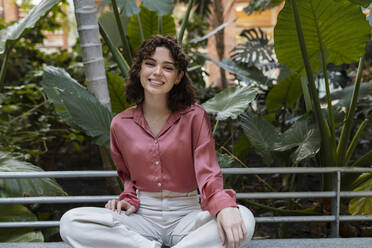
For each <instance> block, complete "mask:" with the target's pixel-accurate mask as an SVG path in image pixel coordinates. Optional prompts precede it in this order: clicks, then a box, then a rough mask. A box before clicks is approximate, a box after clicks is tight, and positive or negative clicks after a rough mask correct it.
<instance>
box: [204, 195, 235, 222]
mask: <svg viewBox="0 0 372 248" xmlns="http://www.w3.org/2000/svg"><path fill="white" fill-rule="evenodd" d="M228 207H238V204H236V197H235V191H234V190H232V189H225V190H223V191H220V192H218V193H216V194H215V195H213V197H212V198H211V199H209V200H208V210H209V212H210V213H211V214H212V215H213V216H214V217H216V216H217V214H218V213H219V212H220V211H221V210H222V209H224V208H228Z"/></svg>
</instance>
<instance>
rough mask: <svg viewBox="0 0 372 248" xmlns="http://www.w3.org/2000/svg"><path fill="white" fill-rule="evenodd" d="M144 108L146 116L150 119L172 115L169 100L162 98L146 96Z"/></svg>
mask: <svg viewBox="0 0 372 248" xmlns="http://www.w3.org/2000/svg"><path fill="white" fill-rule="evenodd" d="M142 107H143V113H144V115H145V116H148V117H151V116H168V115H169V114H170V113H171V110H170V109H169V108H168V103H167V98H166V97H162V96H145V100H144V101H143V105H142Z"/></svg>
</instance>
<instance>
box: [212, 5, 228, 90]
mask: <svg viewBox="0 0 372 248" xmlns="http://www.w3.org/2000/svg"><path fill="white" fill-rule="evenodd" d="M212 6H213V13H214V16H213V17H212V18H213V21H212V25H213V28H217V27H218V26H220V25H222V24H223V23H224V15H223V11H224V8H223V5H222V3H221V1H220V0H214V1H213V5H212ZM224 31H225V29H222V30H220V31H219V32H217V33H216V35H215V39H216V50H217V54H218V59H219V60H222V59H223V58H224V56H225V33H224ZM220 73H221V83H222V87H223V88H227V80H226V73H225V70H224V69H222V68H221V67H220Z"/></svg>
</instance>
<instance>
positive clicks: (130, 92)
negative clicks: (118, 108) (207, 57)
mask: <svg viewBox="0 0 372 248" xmlns="http://www.w3.org/2000/svg"><path fill="white" fill-rule="evenodd" d="M157 47H165V48H168V50H169V51H170V53H171V56H172V58H173V59H174V61H175V66H176V68H177V70H178V72H179V73H181V72H184V76H183V77H182V79H181V81H180V82H179V83H178V84H176V85H174V86H173V88H172V89H171V91H170V92H169V93H168V108H169V109H170V110H171V111H177V110H181V109H185V108H186V107H188V106H190V105H192V104H193V103H195V102H196V100H197V97H196V90H195V88H194V86H193V85H192V83H191V80H190V78H189V76H188V74H187V65H188V62H187V60H186V55H185V54H184V53H183V50H182V48H181V46H180V45H179V44H178V42H177V39H176V38H175V37H174V36H172V35H167V36H162V35H153V36H151V37H150V38H149V39H148V40H145V41H144V42H143V43H142V44H141V46H140V47H139V49H138V53H137V55H136V57H135V58H134V60H133V65H132V67H131V69H130V71H129V83H128V84H127V86H126V97H127V101H128V102H129V103H136V104H140V103H142V102H143V100H144V89H143V87H142V85H141V81H140V78H139V75H140V71H141V65H142V61H143V60H144V59H146V58H148V57H150V56H151V55H152V54H153V53H154V52H155V50H156V48H157Z"/></svg>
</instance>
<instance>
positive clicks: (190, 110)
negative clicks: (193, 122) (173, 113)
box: [181, 103, 205, 115]
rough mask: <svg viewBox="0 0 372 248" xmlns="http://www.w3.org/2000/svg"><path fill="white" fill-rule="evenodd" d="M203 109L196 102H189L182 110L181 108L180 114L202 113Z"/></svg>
mask: <svg viewBox="0 0 372 248" xmlns="http://www.w3.org/2000/svg"><path fill="white" fill-rule="evenodd" d="M204 113H205V110H204V108H203V106H201V105H200V104H198V103H194V104H191V105H190V106H188V107H187V108H185V109H184V110H181V114H188V115H204Z"/></svg>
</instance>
